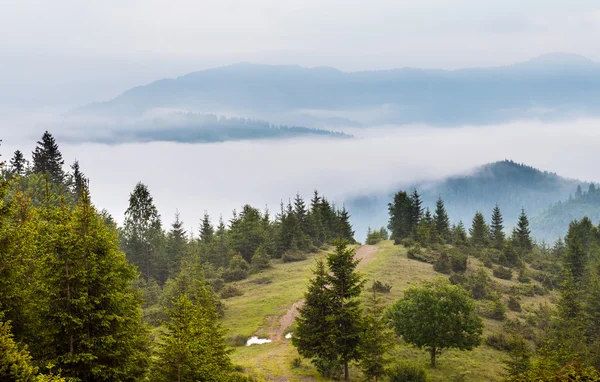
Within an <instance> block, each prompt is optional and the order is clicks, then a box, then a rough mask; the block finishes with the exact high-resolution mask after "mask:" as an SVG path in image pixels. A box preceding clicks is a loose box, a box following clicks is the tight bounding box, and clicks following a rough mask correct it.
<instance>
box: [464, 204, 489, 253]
mask: <svg viewBox="0 0 600 382" xmlns="http://www.w3.org/2000/svg"><path fill="white" fill-rule="evenodd" d="M469 234H470V235H471V243H473V244H474V245H481V246H484V245H486V244H487V242H488V238H489V236H490V230H489V228H488V226H487V224H486V223H485V218H484V217H483V214H482V213H481V212H479V211H477V213H476V214H475V217H474V218H473V225H472V226H471V228H470V229H469Z"/></svg>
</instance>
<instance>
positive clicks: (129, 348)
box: [44, 190, 149, 381]
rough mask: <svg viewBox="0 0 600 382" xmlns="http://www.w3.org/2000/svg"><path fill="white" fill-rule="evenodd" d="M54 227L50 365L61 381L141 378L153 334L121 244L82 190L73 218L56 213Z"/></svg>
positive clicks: (65, 212) (48, 322)
mask: <svg viewBox="0 0 600 382" xmlns="http://www.w3.org/2000/svg"><path fill="white" fill-rule="evenodd" d="M55 222H56V224H57V226H56V231H55V232H54V233H53V235H56V237H57V238H59V239H58V240H54V241H51V242H48V243H47V244H46V245H47V248H45V249H46V250H48V251H49V253H51V260H50V263H49V267H48V277H47V283H48V289H49V292H50V298H51V302H50V305H51V306H52V309H51V310H49V311H48V313H47V317H46V318H45V320H44V322H45V324H46V325H47V326H48V327H49V328H50V332H51V333H52V334H51V336H50V342H51V343H50V346H49V348H50V349H53V351H54V352H55V356H54V357H55V358H54V359H53V360H50V361H53V363H54V364H56V366H57V368H58V369H61V370H62V375H63V376H64V377H70V378H78V379H81V380H84V381H118V380H135V379H139V378H142V377H143V376H144V375H145V373H146V369H147V366H148V363H149V359H148V355H147V353H148V350H149V349H148V348H149V337H148V332H147V330H146V328H145V327H144V325H143V324H142V311H141V304H142V302H141V300H140V298H139V296H138V294H137V293H136V292H135V291H134V290H133V288H132V286H131V283H132V281H133V280H134V279H135V277H136V272H135V270H134V268H133V267H132V266H130V265H129V264H128V263H127V260H126V258H125V256H124V254H123V253H122V252H120V251H119V244H118V236H117V232H116V231H115V230H114V229H111V228H110V227H108V226H107V225H106V224H104V221H103V220H102V219H101V218H100V216H99V214H98V213H97V211H96V209H95V208H94V207H93V206H92V205H91V204H90V199H89V194H88V192H87V190H84V192H83V194H82V197H81V201H80V203H79V204H78V206H77V207H76V208H75V210H74V211H73V212H72V213H70V212H69V211H68V210H66V209H65V208H64V207H63V208H61V209H60V210H57V211H56V220H55Z"/></svg>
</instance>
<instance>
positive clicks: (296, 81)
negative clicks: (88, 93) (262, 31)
mask: <svg viewBox="0 0 600 382" xmlns="http://www.w3.org/2000/svg"><path fill="white" fill-rule="evenodd" d="M598 97H600V64H598V63H596V62H594V61H591V60H589V59H587V58H585V57H581V56H576V55H569V54H548V55H544V56H540V57H537V58H534V59H532V60H529V61H526V62H522V63H517V64H513V65H509V66H504V67H492V68H471V69H459V70H436V69H415V68H402V69H391V70H381V71H362V72H351V73H347V72H342V71H339V70H337V69H334V68H329V67H316V68H303V67H300V66H275V65H258V64H249V63H240V64H234V65H230V66H224V67H219V68H214V69H208V70H203V71H198V72H192V73H189V74H186V75H184V76H181V77H178V78H174V79H162V80H158V81H155V82H152V83H150V84H148V85H145V86H138V87H135V88H132V89H130V90H128V91H126V92H124V93H123V94H121V95H119V96H117V97H116V98H114V99H112V100H110V101H106V102H101V103H96V104H91V105H87V106H84V107H82V108H80V109H78V110H77V111H76V112H77V113H88V114H93V115H138V114H140V113H143V112H144V111H146V110H149V109H153V108H164V107H166V108H169V107H172V108H173V107H177V108H187V109H190V110H194V111H198V112H208V113H220V112H222V111H227V110H228V111H235V112H236V113H237V114H238V115H256V114H258V115H259V116H260V117H261V118H265V119H268V120H271V121H273V122H274V123H279V120H280V119H286V118H288V119H286V123H289V122H288V121H289V118H290V114H291V113H298V112H299V111H301V112H308V113H310V112H312V111H320V112H327V113H326V115H327V117H329V118H331V117H335V118H346V119H348V120H349V122H350V123H361V124H376V123H382V124H383V123H429V124H437V125H449V126H451V125H456V124H464V123H494V122H501V121H507V120H513V119H518V118H527V117H538V118H555V117H560V116H563V115H570V114H573V113H577V114H579V115H600V110H598V108H597V107H596V102H595V100H597V99H598ZM371 109H377V110H379V112H378V113H365V114H369V115H368V116H361V115H360V111H361V110H371ZM248 113H254V114H248ZM313 116H314V114H313Z"/></svg>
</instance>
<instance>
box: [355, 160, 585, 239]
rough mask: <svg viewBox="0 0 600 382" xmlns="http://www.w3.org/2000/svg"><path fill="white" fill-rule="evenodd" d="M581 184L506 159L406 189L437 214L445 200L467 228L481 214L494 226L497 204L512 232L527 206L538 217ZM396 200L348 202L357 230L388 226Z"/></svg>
mask: <svg viewBox="0 0 600 382" xmlns="http://www.w3.org/2000/svg"><path fill="white" fill-rule="evenodd" d="M580 184H581V185H586V183H584V182H580V181H577V180H574V179H567V178H563V177H560V176H559V175H557V174H555V173H551V172H547V171H541V170H538V169H536V168H533V167H530V166H526V165H524V164H519V163H516V162H513V161H510V160H505V161H500V162H495V163H490V164H486V165H483V166H480V167H478V168H476V169H474V171H473V172H472V173H470V174H465V175H455V176H451V177H449V178H447V179H444V180H442V181H440V182H436V183H419V184H413V185H410V186H408V187H405V188H403V189H405V190H409V191H411V190H412V189H413V188H416V189H417V190H418V191H419V192H420V193H421V196H422V199H423V207H424V208H425V207H429V208H430V209H431V212H432V213H433V210H434V208H435V201H436V200H437V198H438V197H441V198H442V199H443V200H444V203H445V205H446V209H447V210H448V214H449V216H450V218H451V220H452V221H453V222H458V221H459V220H462V221H463V223H464V224H465V225H466V226H467V227H468V226H470V225H471V221H472V219H473V216H474V215H475V213H476V212H477V211H481V212H482V213H483V214H484V216H485V217H486V220H487V221H488V223H489V220H490V217H491V213H492V209H493V208H494V206H495V205H496V204H498V205H499V207H500V209H501V211H502V214H503V216H504V226H505V228H506V230H507V233H508V232H510V229H512V227H513V226H514V225H515V224H516V221H517V218H518V216H519V214H520V212H521V208H525V210H526V212H527V214H528V215H529V217H534V216H535V215H537V214H538V213H539V212H541V211H542V210H544V209H545V208H547V207H548V206H549V205H551V204H553V203H556V202H557V201H559V200H564V199H566V198H568V197H569V195H570V194H572V193H574V192H575V190H576V188H577V186H578V185H580ZM392 196H393V193H389V194H388V193H386V194H378V195H370V196H364V197H359V198H354V199H352V200H348V201H346V207H347V208H348V210H349V211H350V212H351V213H352V216H353V217H354V219H355V222H354V225H355V227H357V232H360V231H359V229H363V228H364V229H366V226H364V225H365V224H370V225H371V226H372V227H379V226H381V225H387V220H388V216H387V203H389V202H390V201H391V199H392ZM363 226H364V227H363ZM538 232H539V231H538ZM540 238H545V237H541V236H540Z"/></svg>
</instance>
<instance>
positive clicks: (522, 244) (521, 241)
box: [512, 208, 533, 252]
mask: <svg viewBox="0 0 600 382" xmlns="http://www.w3.org/2000/svg"><path fill="white" fill-rule="evenodd" d="M512 239H513V244H514V245H515V247H517V248H518V249H519V250H520V251H521V252H530V251H531V250H532V249H533V241H532V240H531V230H530V229H529V219H528V218H527V214H525V209H524V208H523V209H521V215H520V216H519V221H518V223H517V227H516V228H515V230H514V231H513V238H512Z"/></svg>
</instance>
